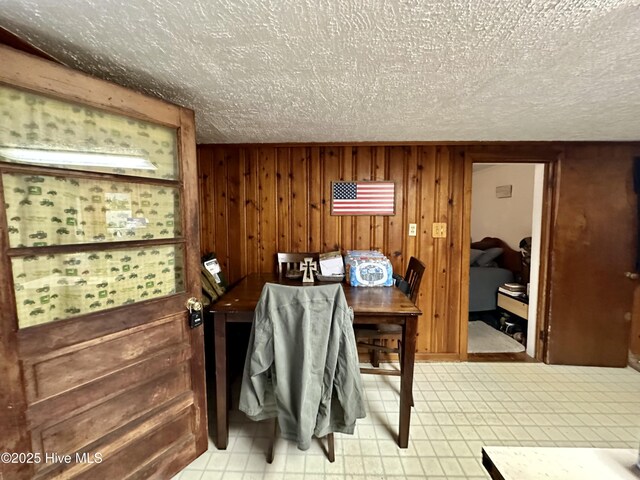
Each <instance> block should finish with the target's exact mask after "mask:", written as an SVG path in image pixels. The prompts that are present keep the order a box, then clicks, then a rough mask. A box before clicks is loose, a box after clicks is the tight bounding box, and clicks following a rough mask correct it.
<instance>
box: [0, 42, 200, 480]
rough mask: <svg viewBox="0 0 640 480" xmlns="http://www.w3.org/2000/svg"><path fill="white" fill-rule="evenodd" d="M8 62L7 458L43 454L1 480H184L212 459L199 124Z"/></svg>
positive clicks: (3, 150) (3, 80) (48, 69)
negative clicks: (193, 464) (202, 459)
mask: <svg viewBox="0 0 640 480" xmlns="http://www.w3.org/2000/svg"><path fill="white" fill-rule="evenodd" d="M0 64H2V65H3V71H2V72H0V115H2V117H1V118H2V122H3V126H4V125H8V127H9V128H0V179H1V182H0V194H1V195H2V199H3V202H4V205H5V209H4V210H3V211H2V213H1V214H0V235H1V238H0V248H1V251H0V255H2V267H0V282H2V284H3V285H5V286H6V288H5V293H4V294H2V295H1V296H0V301H1V302H2V304H1V305H0V311H1V313H0V321H1V323H0V329H1V330H0V338H1V340H2V341H1V342H0V356H1V357H2V359H3V361H4V360H9V361H10V362H12V363H11V364H10V365H5V366H4V367H3V369H4V370H5V372H3V373H6V374H7V377H6V378H7V379H9V380H8V381H10V382H12V383H11V384H10V385H8V388H7V390H6V391H7V393H8V394H7V393H4V394H2V395H1V396H0V401H1V402H2V404H1V405H0V407H2V409H1V411H2V414H3V418H2V424H3V426H4V425H7V426H8V427H9V428H8V429H7V437H6V439H5V440H4V442H3V447H5V449H9V450H11V451H15V452H25V453H26V452H33V453H34V454H39V455H40V458H41V460H40V461H36V462H33V463H31V464H28V465H25V464H22V465H13V466H12V465H8V466H7V465H4V466H3V472H2V473H6V476H5V478H55V477H64V478H85V477H87V478H88V477H91V478H146V477H150V476H157V477H170V476H171V475H173V474H175V473H176V472H177V471H178V470H180V469H181V468H182V467H184V466H185V465H186V464H188V463H189V462H190V461H191V460H193V459H194V458H195V457H196V456H197V455H199V454H200V453H202V452H203V451H204V450H206V448H207V431H206V400H205V393H204V392H205V388H204V346H203V343H204V342H203V329H202V328H197V329H193V330H192V329H190V328H189V326H188V319H187V314H186V308H185V303H186V300H187V299H188V298H189V297H191V296H195V297H199V296H200V292H201V289H200V281H199V278H200V267H199V242H198V232H199V229H198V203H197V199H198V195H197V178H196V165H195V132H194V124H193V113H192V112H190V111H187V110H185V109H183V108H180V107H177V106H174V105H170V104H166V103H165V102H161V101H159V100H155V99H151V98H148V97H144V96H142V95H140V94H136V93H133V92H130V91H128V90H126V89H123V88H122V87H117V86H114V85H111V84H109V83H107V82H103V81H100V80H96V79H93V78H90V77H86V76H84V75H81V74H79V73H77V72H73V71H71V70H68V69H66V68H64V67H60V66H58V65H54V64H50V63H49V62H46V61H43V60H39V59H35V58H33V57H30V56H28V55H24V54H19V53H17V52H15V51H13V50H11V49H8V48H5V47H0ZM5 65H8V66H9V68H7V69H6V71H4V66H5ZM23 71H29V72H30V75H28V78H24V77H27V76H25V75H21V74H20V73H21V72H23ZM73 85H77V88H76V89H74V88H71V86H73ZM123 106H125V107H123ZM61 162H62V163H61ZM7 290H8V292H9V293H7V292H6V291H7ZM16 347H17V348H16ZM8 412H9V413H8ZM47 452H48V453H52V452H54V453H56V454H57V455H58V456H59V457H57V458H55V459H53V458H51V457H46V456H45V454H46V453H47ZM64 455H70V458H71V461H69V462H68V461H66V460H65V461H61V458H60V457H61V456H64Z"/></svg>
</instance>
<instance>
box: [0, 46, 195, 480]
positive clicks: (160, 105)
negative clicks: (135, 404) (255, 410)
mask: <svg viewBox="0 0 640 480" xmlns="http://www.w3.org/2000/svg"><path fill="white" fill-rule="evenodd" d="M0 63H2V65H3V68H2V69H1V70H0V84H2V85H8V86H10V87H15V88H18V89H23V90H25V91H31V92H34V93H37V94H42V95H46V96H50V97H52V98H56V99H60V100H63V101H68V102H74V103H79V104H83V105H87V106H90V107H94V108H97V109H100V110H103V111H107V112H111V113H115V114H118V115H123V116H127V117H130V118H133V119H138V120H143V121H147V122H152V123H155V124H158V125H163V126H167V127H170V128H174V129H175V130H176V134H177V139H178V148H179V155H180V165H179V180H180V190H181V198H182V202H183V204H184V205H198V198H199V193H198V178H197V158H196V146H195V121H194V113H193V111H192V110H190V109H187V108H184V107H181V106H178V105H174V104H170V103H168V102H165V101H164V100H160V99H157V98H153V97H150V96H147V95H144V94H142V93H139V92H135V91H133V90H131V89H128V88H125V87H122V86H119V85H117V84H113V83H111V82H108V81H105V80H101V79H98V78H94V77H91V76H89V75H87V74H84V73H82V72H79V71H76V70H73V69H71V68H68V67H65V66H63V65H60V64H57V63H54V62H52V61H49V60H43V59H42V58H38V57H37V56H34V55H32V54H29V53H24V52H21V51H18V50H16V49H14V48H11V47H8V46H5V45H2V44H0ZM105 176H107V177H108V176H109V175H108V174H105ZM0 193H2V192H0ZM189 213H191V214H190V215H188V216H187V215H186V214H185V212H184V211H183V217H182V222H183V228H182V231H183V235H184V237H185V238H187V236H188V235H190V236H191V237H190V238H191V239H193V241H192V242H189V246H190V250H189V253H188V254H185V258H184V262H185V270H186V272H187V275H186V279H187V282H186V284H185V291H184V292H182V293H180V294H179V295H180V296H182V297H183V299H184V300H185V301H186V299H187V298H188V297H190V296H193V295H196V296H200V292H201V288H200V280H199V279H200V248H199V241H200V233H199V232H200V229H199V218H200V215H199V212H198V209H197V208H193V209H191V211H190V212H189ZM0 225H6V212H5V209H2V210H0ZM194 242H195V243H194ZM8 249H9V241H8V233H7V232H6V231H0V254H3V255H5V254H6V252H7V250H8ZM0 279H2V280H3V281H4V287H5V288H3V289H1V290H0V302H1V304H2V305H3V307H4V308H2V309H0V333H1V334H0V365H1V366H0V373H2V374H3V375H4V378H5V380H6V382H5V384H6V385H5V388H4V389H3V391H2V392H0V424H1V425H3V427H4V428H5V430H4V433H5V436H4V442H3V446H4V447H5V450H7V451H10V452H25V453H26V452H30V451H31V446H32V441H31V434H30V429H29V427H28V423H27V418H26V408H27V404H28V402H27V394H26V392H25V387H24V384H25V383H24V373H23V371H22V367H21V365H20V361H19V353H20V350H19V344H20V338H21V336H23V335H20V333H21V332H19V330H18V325H17V317H16V308H15V301H14V296H13V280H12V275H11V267H10V265H9V264H8V262H3V265H2V266H1V267H0ZM162 301H163V300H158V301H156V302H152V303H154V304H156V303H158V302H162ZM177 301H178V297H174V299H173V302H177ZM145 305H146V303H145ZM145 305H140V306H137V305H134V306H131V307H129V308H133V309H136V312H137V314H139V313H144V311H146V309H148V307H145ZM185 312H186V307H185ZM100 314H103V312H100V313H99V314H98V315H100ZM92 315H95V314H92ZM185 319H186V313H185ZM60 322H61V323H60V324H63V323H64V322H65V320H62V321H60ZM22 333H23V332H22ZM189 335H190V342H191V348H192V356H191V361H190V369H191V378H192V380H193V379H194V378H198V381H196V382H192V388H193V391H194V396H195V399H194V405H195V406H196V407H197V411H196V414H195V416H196V418H195V421H194V425H193V428H194V432H197V433H196V434H195V436H196V450H197V454H196V456H197V455H199V454H201V453H202V452H204V451H205V450H206V449H207V447H208V438H207V406H206V392H205V390H206V388H205V378H204V331H203V328H196V329H192V330H191V331H190V332H189ZM194 375H196V376H197V377H194ZM2 467H3V469H2V470H0V477H1V476H2V473H4V472H5V470H4V469H5V468H6V467H9V468H16V470H9V472H11V473H17V474H19V475H23V476H28V472H29V468H30V466H29V465H28V464H23V465H17V466H16V465H14V466H13V467H12V466H11V465H3V466H2Z"/></svg>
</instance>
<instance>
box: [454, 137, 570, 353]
mask: <svg viewBox="0 0 640 480" xmlns="http://www.w3.org/2000/svg"><path fill="white" fill-rule="evenodd" d="M469 150H472V149H469ZM469 150H467V152H466V154H465V157H464V186H463V199H462V203H463V205H462V211H463V226H462V245H463V246H464V247H463V251H462V272H461V277H460V281H461V285H466V286H467V288H466V293H463V294H462V295H461V296H460V297H461V299H460V310H459V311H460V316H459V319H458V321H459V326H458V328H459V331H460V344H459V351H460V360H461V361H466V360H468V358H469V353H468V341H469V289H468V285H469V251H468V250H469V249H468V248H466V246H467V245H471V191H472V190H471V189H472V176H473V164H474V163H508V164H514V165H516V164H525V163H526V164H529V163H542V164H544V167H545V172H544V184H543V198H542V218H541V229H540V271H539V277H538V278H539V281H538V292H539V293H538V304H537V306H536V318H537V325H536V327H537V328H536V331H537V338H536V352H535V358H536V360H539V361H546V357H547V344H548V342H547V341H546V333H545V332H547V331H548V325H549V306H550V302H549V298H550V286H551V281H550V278H549V275H550V272H551V261H550V255H549V253H550V252H551V248H552V241H551V239H552V233H553V221H552V219H553V217H554V215H555V211H556V205H557V200H556V199H557V186H556V178H557V171H558V168H559V164H560V159H561V156H562V153H561V151H559V150H557V149H551V148H550V149H549V150H550V151H549V152H544V153H538V152H536V153H534V154H531V155H526V154H521V153H520V154H505V153H499V154H493V153H490V152H484V151H480V152H473V151H469Z"/></svg>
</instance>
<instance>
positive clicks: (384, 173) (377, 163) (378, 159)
mask: <svg viewBox="0 0 640 480" xmlns="http://www.w3.org/2000/svg"><path fill="white" fill-rule="evenodd" d="M387 152H388V148H387V147H376V148H375V149H374V151H373V158H372V166H371V179H372V180H376V181H383V180H387V179H388V169H387V166H388V158H387ZM395 196H396V198H397V196H398V193H397V192H396V193H395ZM386 218H387V217H386V216H381V215H376V216H374V217H371V232H370V237H371V240H370V244H371V245H370V248H371V249H373V250H380V251H381V252H387V250H386V245H385V236H384V233H385V228H384V226H385V219H386Z"/></svg>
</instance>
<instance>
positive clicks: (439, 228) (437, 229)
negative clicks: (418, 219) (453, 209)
mask: <svg viewBox="0 0 640 480" xmlns="http://www.w3.org/2000/svg"><path fill="white" fill-rule="evenodd" d="M431 236H432V237H433V238H445V237H446V236H447V224H446V223H434V224H433V229H432V231H431Z"/></svg>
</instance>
